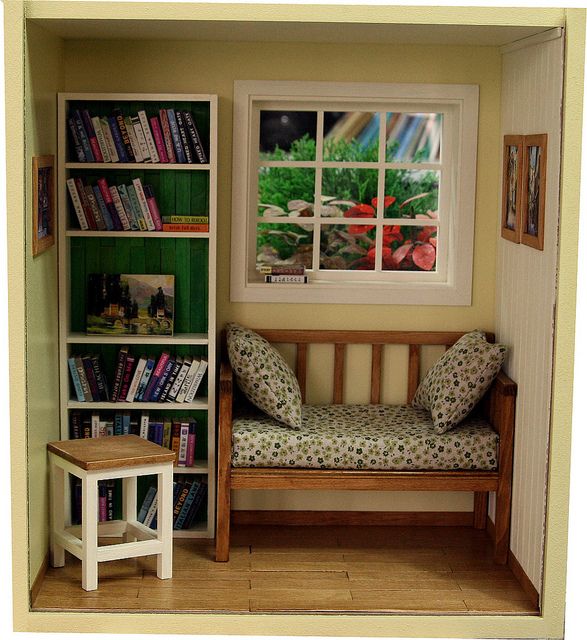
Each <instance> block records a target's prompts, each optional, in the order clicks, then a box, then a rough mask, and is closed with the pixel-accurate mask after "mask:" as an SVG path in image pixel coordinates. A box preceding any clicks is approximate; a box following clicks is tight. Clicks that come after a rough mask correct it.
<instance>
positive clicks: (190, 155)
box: [175, 110, 194, 164]
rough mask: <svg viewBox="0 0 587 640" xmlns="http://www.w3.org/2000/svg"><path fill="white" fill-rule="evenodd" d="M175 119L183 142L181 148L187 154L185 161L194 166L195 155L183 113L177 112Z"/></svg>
mask: <svg viewBox="0 0 587 640" xmlns="http://www.w3.org/2000/svg"><path fill="white" fill-rule="evenodd" d="M175 119H176V121H177V130H178V131H179V139H180V141H181V146H182V148H183V152H184V154H185V161H186V162H187V163H188V164H193V163H194V154H193V153H192V150H191V147H190V141H189V138H188V134H187V130H186V126H185V122H184V121H183V114H182V113H181V111H179V110H176V112H175Z"/></svg>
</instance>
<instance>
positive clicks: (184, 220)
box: [161, 215, 210, 224]
mask: <svg viewBox="0 0 587 640" xmlns="http://www.w3.org/2000/svg"><path fill="white" fill-rule="evenodd" d="M161 221H162V222H164V223H165V224H208V223H209V222H210V219H209V217H208V216H178V215H173V216H162V217H161Z"/></svg>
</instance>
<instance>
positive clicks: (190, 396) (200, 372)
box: [185, 358, 208, 402]
mask: <svg viewBox="0 0 587 640" xmlns="http://www.w3.org/2000/svg"><path fill="white" fill-rule="evenodd" d="M207 368H208V360H207V359H206V358H201V359H200V364H199V366H198V369H197V371H196V373H195V375H194V378H193V380H192V383H191V385H190V388H189V390H188V392H187V393H186V396H185V402H193V401H194V398H195V397H196V392H197V391H198V387H199V386H200V383H201V382H202V379H203V378H204V374H205V373H206V369H207Z"/></svg>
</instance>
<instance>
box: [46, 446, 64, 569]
mask: <svg viewBox="0 0 587 640" xmlns="http://www.w3.org/2000/svg"><path fill="white" fill-rule="evenodd" d="M49 458H50V469H51V484H50V491H51V566H52V567H63V566H65V549H64V548H63V547H62V546H61V545H59V544H57V542H56V541H55V532H56V531H63V529H64V527H65V471H64V470H63V469H62V468H61V467H60V466H58V465H56V464H55V461H54V459H53V456H52V455H50V456H49Z"/></svg>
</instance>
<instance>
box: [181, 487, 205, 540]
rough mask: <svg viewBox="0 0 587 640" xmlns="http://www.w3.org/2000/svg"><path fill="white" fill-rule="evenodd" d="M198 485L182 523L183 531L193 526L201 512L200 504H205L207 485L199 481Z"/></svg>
mask: <svg viewBox="0 0 587 640" xmlns="http://www.w3.org/2000/svg"><path fill="white" fill-rule="evenodd" d="M198 485H199V486H198V490H197V493H196V495H195V497H194V500H193V502H192V505H191V507H190V510H189V512H188V515H187V517H186V520H185V522H184V527H183V528H184V529H189V528H190V527H191V526H192V525H193V524H194V522H195V521H196V519H197V518H198V515H199V513H200V511H201V508H202V504H204V503H205V501H206V497H207V495H208V485H207V484H206V483H205V482H201V481H200V482H199V483H198Z"/></svg>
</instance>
